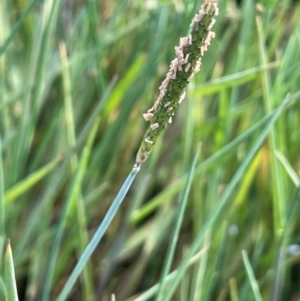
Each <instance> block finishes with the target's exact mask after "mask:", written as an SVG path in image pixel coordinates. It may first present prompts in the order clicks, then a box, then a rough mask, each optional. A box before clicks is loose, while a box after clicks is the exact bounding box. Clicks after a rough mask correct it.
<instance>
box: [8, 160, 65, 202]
mask: <svg viewBox="0 0 300 301" xmlns="http://www.w3.org/2000/svg"><path fill="white" fill-rule="evenodd" d="M61 161H62V157H58V158H56V159H54V160H52V161H51V162H49V163H48V164H46V165H45V166H43V167H42V168H40V169H39V170H37V171H35V172H33V173H32V174H30V175H29V176H27V177H26V178H25V179H24V180H22V181H20V182H19V183H17V184H16V185H14V186H13V187H11V188H10V189H9V190H7V191H6V193H5V203H6V204H8V203H11V202H13V201H15V200H16V199H17V198H18V197H19V196H21V195H23V194H24V193H25V192H26V191H28V190H29V189H30V188H32V187H33V186H34V185H36V184H37V183H39V181H41V180H42V179H43V178H44V177H45V176H47V175H48V174H49V173H50V172H51V171H52V170H53V169H54V168H55V167H56V166H57V165H58V163H60V162H61Z"/></svg>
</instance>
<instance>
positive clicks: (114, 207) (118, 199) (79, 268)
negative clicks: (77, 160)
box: [57, 168, 139, 301]
mask: <svg viewBox="0 0 300 301" xmlns="http://www.w3.org/2000/svg"><path fill="white" fill-rule="evenodd" d="M138 172H139V168H133V169H132V171H131V172H130V174H129V175H128V177H127V179H126V180H125V182H124V184H123V186H122V187H121V189H120V191H119V193H118V195H117V196H116V198H115V199H114V201H113V203H112V204H111V206H110V208H109V210H108V212H107V213H106V215H105V217H104V219H103V221H102V223H101V224H100V226H99V227H98V229H97V231H96V233H95V234H94V236H93V237H92V239H91V241H90V242H89V244H88V246H87V247H86V249H85V250H84V252H83V254H82V255H81V257H80V258H79V261H78V262H77V264H76V266H75V268H74V269H73V271H72V273H71V275H70V277H69V278H68V280H67V282H66V284H65V285H64V287H63V289H62V291H61V292H60V294H59V296H58V298H57V301H64V300H66V298H67V297H68V295H69V294H70V292H71V290H72V288H73V286H74V284H75V282H76V280H77V278H78V277H79V275H80V273H81V271H82V270H83V268H84V266H85V264H86V263H87V261H88V260H89V259H90V257H91V255H92V253H93V252H94V250H95V249H96V247H97V245H98V244H99V242H100V240H101V238H102V237H103V235H104V233H105V232H106V230H107V228H108V227H109V225H110V223H111V221H112V219H113V218H114V216H115V214H116V213H117V211H118V209H119V207H120V205H121V204H122V201H123V199H124V197H125V196H126V194H127V191H128V189H129V188H130V186H131V184H132V182H133V180H134V178H135V176H136V175H137V173H138Z"/></svg>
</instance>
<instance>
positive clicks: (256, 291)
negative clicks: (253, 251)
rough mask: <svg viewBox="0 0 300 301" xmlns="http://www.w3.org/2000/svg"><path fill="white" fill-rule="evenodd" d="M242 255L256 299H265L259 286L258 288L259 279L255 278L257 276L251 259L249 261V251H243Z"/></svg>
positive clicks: (256, 300) (260, 300)
mask: <svg viewBox="0 0 300 301" xmlns="http://www.w3.org/2000/svg"><path fill="white" fill-rule="evenodd" d="M242 256H243V261H244V265H245V267H246V271H247V275H248V278H249V281H250V284H251V287H252V290H253V295H254V300H255V301H263V299H262V297H261V294H260V291H259V288H258V284H257V281H256V279H255V276H254V273H253V270H252V267H251V264H250V261H249V258H248V255H247V252H246V251H245V250H243V251H242Z"/></svg>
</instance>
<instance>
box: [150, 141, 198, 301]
mask: <svg viewBox="0 0 300 301" xmlns="http://www.w3.org/2000/svg"><path fill="white" fill-rule="evenodd" d="M200 150H201V145H199V147H198V149H197V152H196V155H195V157H194V160H193V163H192V166H191V168H190V172H189V175H188V179H187V182H186V186H185V189H184V191H183V194H182V199H181V201H180V205H179V208H178V211H177V217H176V224H175V225H174V230H173V231H174V232H173V234H172V240H171V244H170V246H169V249H168V252H167V255H166V259H165V261H164V267H163V270H162V274H161V277H160V285H159V289H158V293H157V296H156V299H155V300H157V301H161V300H164V293H165V292H164V288H165V279H166V277H167V275H168V274H169V272H170V269H171V264H172V261H173V258H174V254H175V249H176V244H177V241H178V236H179V231H180V228H181V225H182V221H183V216H184V212H185V208H186V205H187V200H188V196H189V193H190V190H191V185H192V180H193V176H194V172H195V166H196V163H197V160H198V157H199V153H200Z"/></svg>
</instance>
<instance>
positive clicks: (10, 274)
mask: <svg viewBox="0 0 300 301" xmlns="http://www.w3.org/2000/svg"><path fill="white" fill-rule="evenodd" d="M5 286H6V301H18V300H19V298H18V292H17V285H16V276H15V268H14V261H13V256H12V250H11V246H10V242H8V244H7V248H6V254H5Z"/></svg>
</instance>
